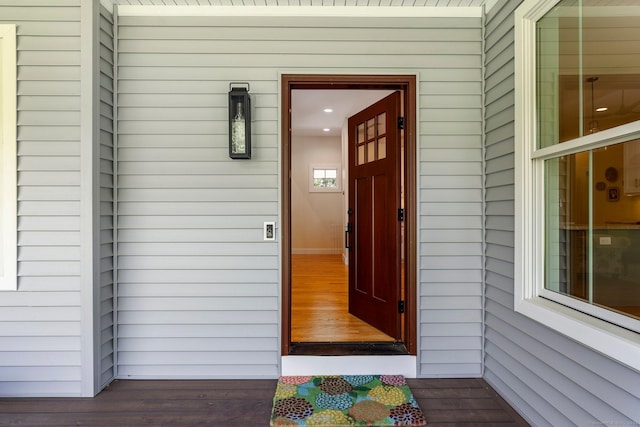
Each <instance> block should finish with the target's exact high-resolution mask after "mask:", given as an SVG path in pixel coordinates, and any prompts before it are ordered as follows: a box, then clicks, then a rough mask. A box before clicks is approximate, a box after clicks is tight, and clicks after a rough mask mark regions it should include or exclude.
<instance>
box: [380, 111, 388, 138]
mask: <svg viewBox="0 0 640 427" xmlns="http://www.w3.org/2000/svg"><path fill="white" fill-rule="evenodd" d="M385 133H387V113H382V114H378V135H384V134H385Z"/></svg>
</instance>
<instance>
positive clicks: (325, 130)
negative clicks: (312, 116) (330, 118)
mask: <svg viewBox="0 0 640 427" xmlns="http://www.w3.org/2000/svg"><path fill="white" fill-rule="evenodd" d="M330 130H331V129H329V128H324V129H322V131H323V132H329V131H330Z"/></svg>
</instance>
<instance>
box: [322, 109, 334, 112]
mask: <svg viewBox="0 0 640 427" xmlns="http://www.w3.org/2000/svg"><path fill="white" fill-rule="evenodd" d="M322 111H324V112H325V113H333V108H325V109H324V110H322Z"/></svg>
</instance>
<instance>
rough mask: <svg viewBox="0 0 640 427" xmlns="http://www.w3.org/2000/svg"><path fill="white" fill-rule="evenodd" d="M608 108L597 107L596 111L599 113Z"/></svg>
mask: <svg viewBox="0 0 640 427" xmlns="http://www.w3.org/2000/svg"><path fill="white" fill-rule="evenodd" d="M607 110H608V108H607V107H600V108H596V111H597V112H599V113H602V112H603V111H607Z"/></svg>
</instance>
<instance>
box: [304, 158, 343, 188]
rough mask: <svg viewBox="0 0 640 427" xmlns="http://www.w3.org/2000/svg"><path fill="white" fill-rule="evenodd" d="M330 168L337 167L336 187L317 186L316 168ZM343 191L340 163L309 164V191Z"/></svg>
mask: <svg viewBox="0 0 640 427" xmlns="http://www.w3.org/2000/svg"><path fill="white" fill-rule="evenodd" d="M316 169H318V170H329V169H335V171H336V186H335V187H316V186H315V185H314V181H315V180H314V174H313V171H314V170H316ZM341 191H342V169H341V168H340V165H339V164H334V163H332V164H311V165H309V192H310V193H339V192H341Z"/></svg>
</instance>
